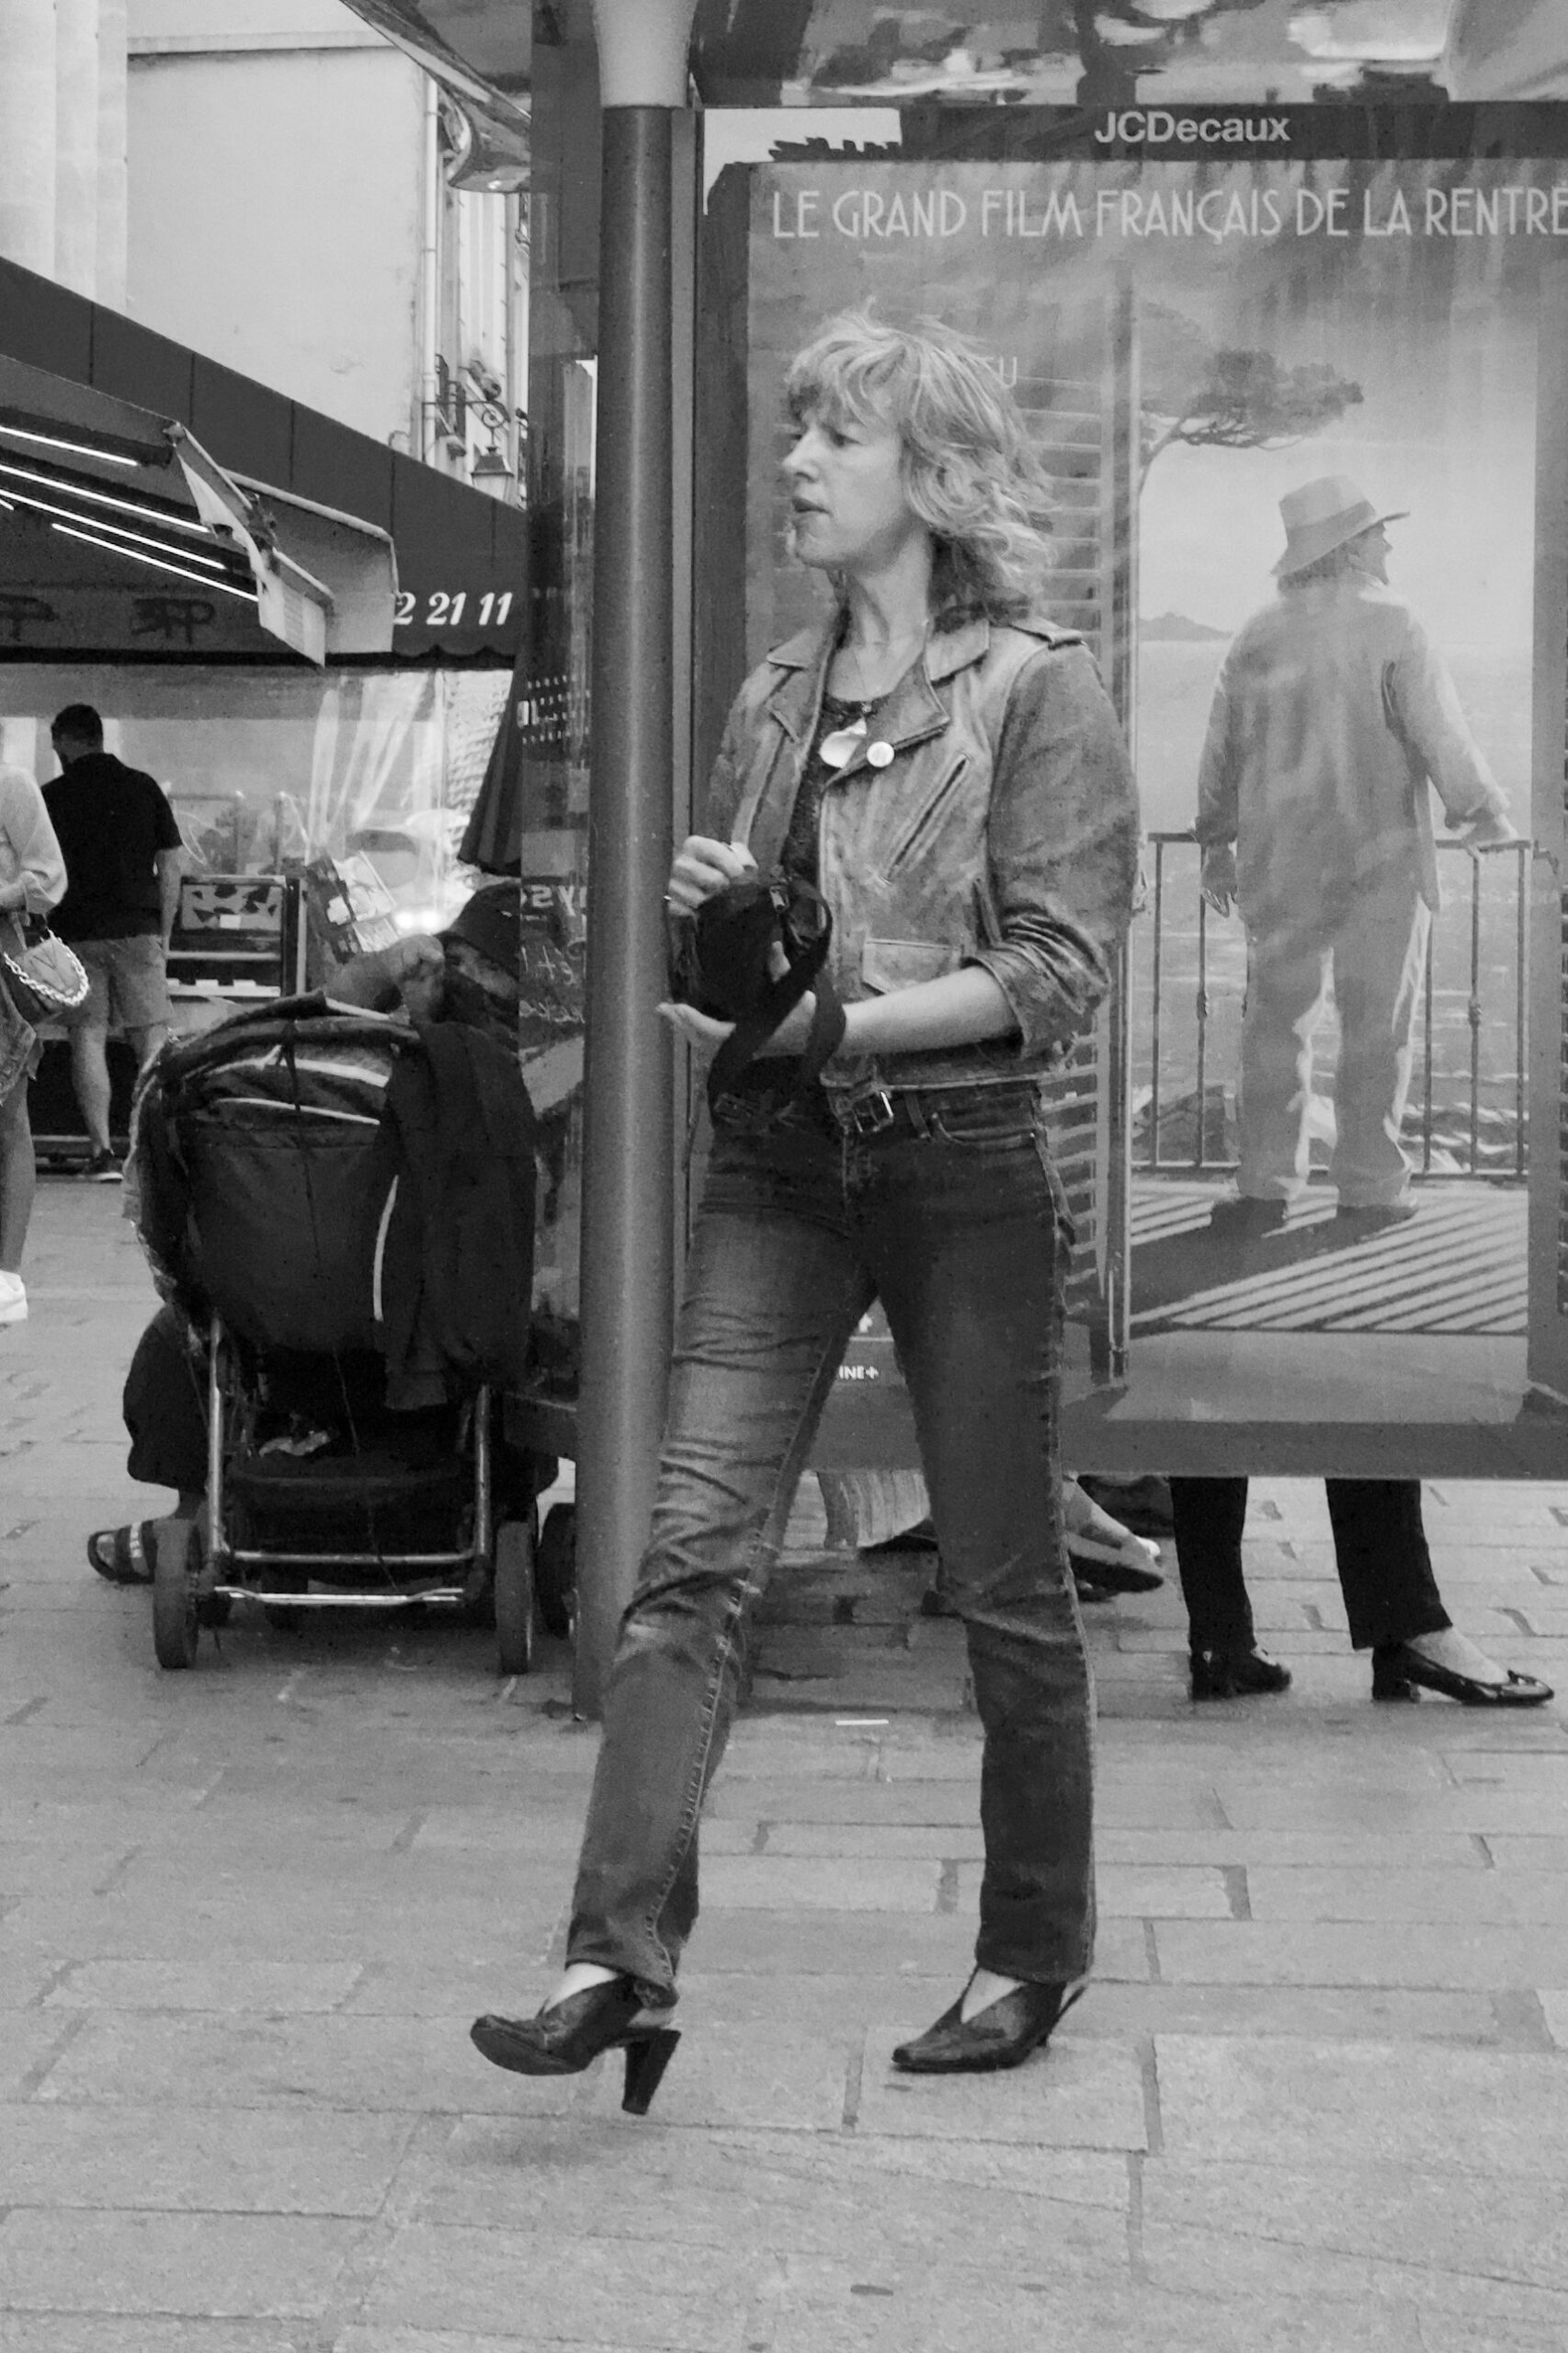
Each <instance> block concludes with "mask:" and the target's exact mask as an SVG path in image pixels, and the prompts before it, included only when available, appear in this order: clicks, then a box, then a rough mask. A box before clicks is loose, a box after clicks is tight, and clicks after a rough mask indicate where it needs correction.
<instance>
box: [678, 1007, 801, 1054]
mask: <svg viewBox="0 0 1568 2353" xmlns="http://www.w3.org/2000/svg"><path fill="white" fill-rule="evenodd" d="M816 1006H817V1001H816V999H815V997H814V996H812V995H805V996H803V997H802V998H801V1002H800V1004H799V1005H796V1006H791V1007H790V1011H789V1012H788V1013H787V1014H786V1015H785V1017H784V1019H783V1020H782V1021H781V1022H780V1023H779V1025H778V1029H776V1030H775V1031H774V1033H773V1035H772V1037H771V1038H769V1040H767V1044H766V1045H765V1046H759V1047H758V1049H757V1059H758V1061H761V1060H762V1059H763V1058H764V1057H765V1056H767V1055H768V1054H779V1055H783V1054H793V1055H800V1054H803V1053H804V1052H805V1051H806V1040H807V1039H808V1038H809V1037H810V1035H811V1029H812V1016H813V1014H814V1013H815V1012H816ZM659 1017H660V1019H661V1020H664V1021H667V1022H668V1023H669V1025H670V1028H671V1029H673V1030H674V1031H675V1032H676V1036H677V1037H680V1038H684V1039H685V1040H686V1042H687V1045H688V1046H689V1047H690V1048H691V1050H692V1051H693V1053H694V1054H696V1055H698V1056H699V1059H700V1060H701V1061H703V1062H704V1063H710V1062H711V1061H712V1059H713V1057H714V1055H715V1054H716V1053H717V1052H718V1051H719V1049H720V1047H721V1046H722V1044H723V1042H724V1040H725V1039H726V1038H728V1037H731V1036H732V1035H733V1031H734V1027H735V1025H734V1023H733V1021H715V1019H714V1018H713V1017H712V1015H711V1014H710V1013H699V1011H698V1010H697V1007H696V1006H694V1005H661V1006H660V1007H659Z"/></svg>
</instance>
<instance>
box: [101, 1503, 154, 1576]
mask: <svg viewBox="0 0 1568 2353" xmlns="http://www.w3.org/2000/svg"><path fill="white" fill-rule="evenodd" d="M153 1525H154V1523H153V1521H152V1520H150V1519H133V1520H132V1521H131V1523H130V1525H129V1526H128V1527H125V1528H100V1529H98V1530H97V1533H96V1534H95V1535H92V1536H89V1537H88V1539H87V1562H88V1565H89V1566H90V1567H92V1568H95V1569H97V1573H98V1574H99V1576H101V1577H105V1578H107V1579H108V1583H109V1584H110V1585H151V1584H152V1582H153V1544H154V1543H155V1542H156V1539H155V1537H153V1534H152V1530H153Z"/></svg>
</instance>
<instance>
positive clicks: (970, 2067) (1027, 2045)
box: [892, 1977, 1089, 2075]
mask: <svg viewBox="0 0 1568 2353" xmlns="http://www.w3.org/2000/svg"><path fill="white" fill-rule="evenodd" d="M1088 1982H1089V1981H1088V1979H1087V1978H1086V1977H1075V1978H1070V1979H1069V1980H1068V1981H1067V1983H1066V1984H1050V1985H1048V1984H1025V1985H1015V1986H1014V1988H1013V1990H1012V1992H1011V1993H1010V1994H1003V1995H1000V1996H999V1997H998V1999H997V2000H995V2001H994V2002H992V2003H991V2004H989V2005H988V2006H987V2007H986V2008H985V2009H983V2010H977V2011H976V2012H975V2014H974V2016H973V2018H965V2017H964V2015H963V1995H962V1994H960V1995H959V1998H958V2000H957V2001H956V2002H955V2003H954V2004H953V2006H952V2008H951V2009H950V2010H944V2011H943V2013H942V2015H941V2017H940V2018H938V2019H937V2023H936V2025H935V2026H928V2027H927V2028H926V2031H925V2033H924V2034H921V2035H917V2036H916V2037H915V2040H914V2041H913V2042H901V2043H900V2044H899V2045H898V2047H897V2049H896V2050H895V2051H894V2052H893V2054H892V2063H893V2065H894V2066H895V2067H897V2068H899V2069H900V2070H901V2071H902V2072H903V2074H904V2075H991V2074H993V2073H994V2071H995V2070H996V2069H998V2068H1002V2067H1021V2066H1022V2065H1023V2063H1024V2061H1025V2060H1026V2059H1027V2058H1028V2055H1029V2052H1031V2051H1038V2050H1039V2048H1040V2044H1041V2043H1042V2042H1045V2041H1048V2040H1050V2038H1051V2035H1052V2034H1053V2033H1054V2031H1055V2029H1056V2028H1057V2027H1058V2025H1059V2024H1060V2023H1061V2021H1062V2018H1065V2016H1066V2015H1067V2012H1068V2011H1069V2010H1070V2009H1071V2008H1072V2006H1073V2005H1074V2002H1075V2001H1077V2000H1078V1999H1079V1998H1080V1996H1081V1995H1083V1993H1084V1991H1085V1987H1086V1986H1087V1984H1088ZM965 1991H966V1992H967V1991H968V1988H967V1987H966V1988H965Z"/></svg>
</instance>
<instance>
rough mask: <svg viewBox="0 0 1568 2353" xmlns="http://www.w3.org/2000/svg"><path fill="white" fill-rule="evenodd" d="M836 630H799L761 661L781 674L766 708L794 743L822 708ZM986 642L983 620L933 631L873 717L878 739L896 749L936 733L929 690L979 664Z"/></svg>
mask: <svg viewBox="0 0 1568 2353" xmlns="http://www.w3.org/2000/svg"><path fill="white" fill-rule="evenodd" d="M836 631H837V623H836V620H834V621H829V622H826V623H824V624H822V625H819V626H818V627H817V628H815V629H803V630H800V631H797V632H796V634H795V635H794V636H793V637H791V638H787V639H786V640H785V642H784V643H783V644H782V645H777V646H775V647H774V649H773V651H772V652H771V653H770V654H769V655H768V657H767V659H768V661H769V662H770V663H771V664H772V665H773V666H774V667H775V668H776V669H777V670H778V671H780V672H781V673H782V676H780V678H779V680H778V684H777V686H775V687H774V688H773V689H772V692H771V693H770V694H769V696H768V698H767V709H768V710H769V712H770V713H771V715H772V716H773V717H774V718H775V719H776V720H777V721H778V724H779V725H780V727H782V729H783V730H784V733H786V735H788V736H789V737H790V741H791V742H792V743H794V744H797V745H802V744H805V743H808V742H809V741H810V739H811V734H812V729H813V728H814V726H815V724H816V717H817V712H818V711H819V710H820V709H821V708H822V695H823V685H824V679H825V677H826V674H827V665H828V663H829V661H830V660H831V659H832V655H833V646H834V640H835V635H836ZM990 643H991V624H990V622H989V621H985V620H973V621H963V622H960V625H959V627H958V628H957V629H954V630H940V631H936V632H934V633H933V635H932V636H931V638H930V639H929V641H928V642H927V644H926V655H925V659H924V661H923V662H921V663H919V664H917V665H915V666H914V667H912V668H911V669H910V670H909V671H908V672H906V674H905V676H903V678H902V679H901V680H900V681H899V684H898V685H897V686H896V687H895V688H894V689H893V691H892V694H891V695H890V696H889V697H888V698H887V699H886V700H885V701H884V702H883V704H882V707H881V710H880V711H879V712H878V713H877V722H876V733H877V735H878V737H880V738H881V739H882V740H884V741H885V742H887V743H890V744H892V745H893V747H894V749H895V750H897V749H899V748H901V747H902V746H903V745H906V744H915V743H919V742H921V741H922V740H923V739H924V738H925V737H926V736H927V735H935V734H937V733H939V732H940V730H941V729H942V728H944V727H945V726H946V725H947V723H948V714H947V711H946V710H945V709H944V708H943V705H942V703H941V700H940V699H939V698H938V697H937V694H936V693H935V692H934V691H933V689H934V688H936V687H937V686H939V685H940V684H941V683H942V682H943V681H944V680H945V679H948V678H950V677H952V676H954V675H955V673H956V672H958V671H960V670H964V669H967V668H968V667H969V665H970V664H971V663H972V662H978V661H980V660H981V659H982V658H983V656H984V654H985V653H986V651H987V649H988V648H989V646H990ZM863 759H864V753H863V752H861V753H858V754H857V756H856V757H855V758H854V759H853V760H851V761H850V763H849V767H848V768H846V769H844V770H841V771H840V773H841V774H844V775H847V774H848V773H849V772H850V770H851V769H854V768H857V767H859V766H860V765H861V762H862V760H863Z"/></svg>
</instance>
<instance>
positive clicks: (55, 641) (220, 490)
mask: <svg viewBox="0 0 1568 2353" xmlns="http://www.w3.org/2000/svg"><path fill="white" fill-rule="evenodd" d="M182 460H183V461H184V462H183V463H182ZM0 468H6V469H8V472H0V498H4V499H5V504H4V506H0V659H6V658H10V657H11V656H12V655H14V654H15V655H21V656H27V655H37V656H43V655H50V654H57V653H79V654H96V655H98V656H100V657H103V656H110V657H112V656H114V655H117V654H121V655H137V656H139V655H148V656H152V657H155V658H160V659H162V658H165V656H168V655H176V656H185V655H190V656H197V657H199V656H201V655H204V654H206V655H210V656H212V657H213V658H219V657H223V658H227V657H228V656H230V655H233V654H250V655H252V656H259V655H262V654H266V653H267V650H268V649H269V648H270V649H271V650H272V651H273V652H274V653H276V651H277V648H278V642H279V639H280V638H281V640H282V642H285V643H288V644H290V645H291V646H296V647H298V648H299V650H301V651H302V652H304V653H306V654H310V655H311V656H312V658H314V659H316V660H318V661H319V660H321V659H323V658H325V659H327V660H335V659H338V658H341V657H348V658H356V657H357V658H360V659H367V658H377V657H379V658H381V659H382V660H385V659H387V658H388V657H389V655H390V656H391V657H392V659H394V660H399V661H415V662H428V661H432V660H436V661H443V662H445V661H471V660H474V659H479V660H483V661H491V662H494V661H503V662H506V663H508V664H510V663H511V662H513V661H514V660H515V659H516V657H517V648H518V644H519V642H520V640H521V636H522V623H523V619H524V612H525V597H524V585H525V581H526V578H527V571H528V517H527V516H526V514H525V513H524V512H523V511H522V509H521V508H520V507H517V506H512V505H510V504H509V503H507V502H506V501H504V500H502V499H497V498H487V497H485V496H483V494H481V493H480V492H479V491H477V490H475V489H474V488H472V486H471V485H470V484H469V483H465V482H461V481H459V480H457V479H455V478H454V477H453V476H451V475H449V474H446V473H443V472H438V471H437V469H436V468H434V467H432V466H428V465H424V464H421V463H420V461H419V460H417V459H415V458H412V457H410V456H408V455H407V454H406V453H405V452H403V451H402V450H398V449H390V448H388V446H387V445H386V444H385V443H384V442H381V441H375V440H372V439H370V438H369V437H368V436H367V435H365V434H361V433H355V432H353V431H351V430H350V429H349V427H347V426H343V425H339V424H338V423H337V422H336V421H335V419H334V418H332V417H327V416H323V415H321V414H320V413H319V411H317V410H314V409H310V408H307V407H305V406H304V405H303V404H301V402H298V401H291V400H290V399H289V398H288V397H287V395H286V394H284V393H281V392H274V391H272V390H271V389H270V388H269V387H268V386H267V385H264V384H258V383H256V382H254V381H251V380H250V379H248V378H246V377H244V376H240V375H237V374H236V373H235V372H234V370H233V369H229V368H224V367H222V366H221V365H220V364H219V363H218V362H217V361H216V360H212V359H209V358H205V357H204V356H203V355H202V354H200V353H199V352H193V351H191V350H189V349H187V347H185V346H184V345H182V344H178V343H176V342H174V341H172V340H171V339H170V338H169V337H168V336H166V335H154V334H153V333H152V332H151V331H150V330H149V329H148V328H146V327H143V326H141V325H139V324H137V323H136V322H135V321H134V320H132V319H127V318H124V317H122V316H121V315H120V314H119V313H118V312H114V311H110V310H108V309H106V308H104V307H103V306H102V305H101V304H98V303H94V302H89V301H85V299H84V298H83V297H82V296H81V295H79V294H74V293H72V292H71V291H70V290H68V289H67V288H65V287H62V286H56V285H55V284H53V283H52V281H51V280H50V279H47V278H40V277H37V276H36V275H34V274H33V273H32V272H31V271H28V270H25V269H20V268H18V267H17V265H16V264H15V263H14V262H9V261H5V260H0ZM29 477H30V479H29ZM193 482H194V483H199V484H200V489H199V491H198V489H197V488H196V487H194V486H193ZM199 501H202V502H205V504H199ZM394 551H395V555H394ZM264 592H265V606H266V609H265V611H264V609H263V605H264ZM389 603H390V604H391V606H392V619H391V623H390V627H389V622H388V619H387V608H388V606H389Z"/></svg>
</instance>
